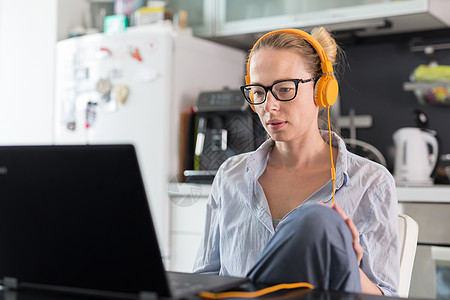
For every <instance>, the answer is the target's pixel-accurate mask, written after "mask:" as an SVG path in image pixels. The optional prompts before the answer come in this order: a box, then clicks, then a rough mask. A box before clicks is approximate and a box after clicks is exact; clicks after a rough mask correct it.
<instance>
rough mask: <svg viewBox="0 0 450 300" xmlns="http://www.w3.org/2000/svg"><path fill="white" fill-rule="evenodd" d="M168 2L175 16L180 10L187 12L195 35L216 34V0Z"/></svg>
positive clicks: (189, 23)
mask: <svg viewBox="0 0 450 300" xmlns="http://www.w3.org/2000/svg"><path fill="white" fill-rule="evenodd" d="M166 3H167V7H168V8H170V9H172V10H173V12H174V14H175V16H176V14H177V13H178V12H179V11H180V10H184V11H186V12H187V14H188V26H189V27H191V28H192V29H193V32H194V34H195V35H197V36H203V37H207V36H209V37H210V36H213V35H214V28H215V27H214V25H213V20H214V12H215V8H216V1H215V0H213V1H209V0H189V1H186V0H167V1H166Z"/></svg>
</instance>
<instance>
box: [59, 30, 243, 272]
mask: <svg viewBox="0 0 450 300" xmlns="http://www.w3.org/2000/svg"><path fill="white" fill-rule="evenodd" d="M56 52H57V60H56V78H55V81H56V85H55V89H56V91H55V112H54V122H55V123H54V139H55V143H56V144H107V143H113V144H117V143H131V144H133V145H134V146H135V147H136V151H137V154H138V158H139V163H140V166H141V172H142V175H143V179H144V183H145V187H146V190H147V196H148V199H149V204H150V208H151V212H152V217H153V221H154V223H155V227H156V231H157V235H158V238H159V241H160V247H161V251H162V253H163V257H164V258H165V262H166V265H167V264H169V267H170V236H169V235H170V230H169V228H170V213H169V204H170V203H169V201H170V200H169V197H168V192H167V184H168V182H173V181H176V180H177V179H176V178H177V177H176V176H177V174H179V170H180V166H179V164H180V163H179V161H180V159H179V157H180V155H179V152H180V151H179V150H180V146H181V147H183V145H180V143H179V139H180V134H184V133H183V132H180V130H179V128H180V114H181V113H182V112H186V111H189V109H190V107H191V106H193V105H194V104H195V103H196V100H197V97H198V95H199V92H202V91H217V90H221V89H223V88H225V87H228V88H232V89H235V88H237V87H238V86H239V85H240V84H241V83H242V78H243V72H244V52H243V51H240V50H237V49H234V48H230V47H226V46H223V45H219V44H216V43H213V42H211V41H207V40H203V39H200V38H197V37H193V36H192V33H191V31H190V30H189V29H184V30H179V29H174V28H173V27H172V26H171V25H149V26H142V27H133V28H129V29H128V30H127V31H126V32H123V33H117V34H114V35H105V34H93V35H87V36H82V37H77V38H72V39H68V40H63V41H60V42H58V43H57V49H56Z"/></svg>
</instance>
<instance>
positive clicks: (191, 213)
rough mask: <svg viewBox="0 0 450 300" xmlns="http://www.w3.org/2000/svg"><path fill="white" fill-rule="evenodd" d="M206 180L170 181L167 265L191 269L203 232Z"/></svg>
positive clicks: (207, 188) (209, 188)
mask: <svg viewBox="0 0 450 300" xmlns="http://www.w3.org/2000/svg"><path fill="white" fill-rule="evenodd" d="M210 192H211V185H209V184H190V183H169V185H168V193H169V197H170V217H171V220H170V243H171V245H170V254H169V259H168V266H166V267H167V268H168V269H170V270H172V271H178V272H191V271H192V266H193V264H194V258H195V255H196V253H197V249H198V246H199V245H200V240H201V237H202V234H203V229H204V225H205V216H206V203H207V200H208V197H209V194H210Z"/></svg>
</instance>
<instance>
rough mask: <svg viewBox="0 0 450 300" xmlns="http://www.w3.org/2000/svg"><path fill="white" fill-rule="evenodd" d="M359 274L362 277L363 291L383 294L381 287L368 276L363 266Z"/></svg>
mask: <svg viewBox="0 0 450 300" xmlns="http://www.w3.org/2000/svg"><path fill="white" fill-rule="evenodd" d="M359 275H360V277H361V292H363V293H364V294H373V295H383V292H381V290H380V288H379V287H378V286H376V285H375V284H374V283H373V282H372V281H371V280H370V279H369V278H368V277H367V275H366V274H365V273H364V272H363V270H361V268H360V269H359Z"/></svg>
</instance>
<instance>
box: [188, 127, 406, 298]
mask: <svg viewBox="0 0 450 300" xmlns="http://www.w3.org/2000/svg"><path fill="white" fill-rule="evenodd" d="M273 145H274V141H273V140H267V141H266V142H265V143H263V144H262V145H261V146H260V147H259V148H258V149H257V150H255V151H254V152H250V153H245V154H240V155H237V156H234V157H231V158H229V159H228V160H227V161H225V162H224V163H223V164H222V166H221V167H220V168H219V170H218V172H217V175H216V177H215V179H214V182H213V186H212V191H211V195H210V197H209V200H208V205H207V213H206V225H205V232H204V236H203V239H202V242H201V245H200V248H199V250H198V254H197V258H196V260H195V264H194V272H202V273H215V274H220V275H229V276H245V275H246V274H247V272H248V271H249V270H250V269H251V268H252V267H253V265H254V264H255V263H256V261H257V259H258V258H259V256H260V254H261V252H262V251H263V249H264V247H265V246H266V245H267V243H268V241H269V239H270V238H271V237H272V236H273V235H274V234H275V229H274V227H273V222H272V216H271V214H270V209H269V205H268V203H267V199H266V197H265V194H264V191H263V189H262V187H261V185H260V184H259V182H258V178H259V177H260V176H261V174H262V173H263V172H264V170H265V168H266V166H267V160H268V157H269V153H270V150H271V149H272V147H273ZM332 145H333V147H335V148H338V156H337V161H336V193H335V202H336V203H337V204H339V205H340V206H341V207H342V209H343V210H344V211H345V212H346V213H347V215H348V216H349V217H350V218H351V219H352V220H353V222H354V223H355V225H356V227H357V228H358V230H359V234H360V235H359V242H360V244H361V246H362V247H363V249H364V255H363V259H362V262H361V269H362V270H363V271H364V273H365V274H366V275H367V276H368V277H369V279H371V280H372V282H374V283H375V284H376V285H377V286H378V287H380V289H381V290H382V291H383V293H384V294H385V295H396V294H397V290H398V284H399V274H400V256H399V248H398V206H397V194H396V189H395V183H394V179H393V177H392V175H391V174H390V173H389V172H388V171H387V170H386V168H384V167H383V166H381V165H380V164H377V163H375V162H372V161H370V160H368V159H365V158H362V157H360V156H357V155H355V154H353V153H350V152H348V151H347V149H346V146H345V143H344V141H343V140H342V139H341V138H339V137H338V136H337V135H336V134H334V133H333V136H332ZM332 188H333V183H332V181H331V180H330V181H329V182H328V183H326V184H325V185H324V186H323V187H322V188H320V189H319V190H317V191H316V192H315V193H313V194H312V195H311V196H309V197H308V198H307V199H306V200H305V201H304V202H303V203H316V202H319V201H322V202H325V203H329V204H330V203H331V198H332ZM288 215H289V214H288ZM288 215H286V216H285V217H284V218H283V219H282V220H281V221H280V224H281V223H282V222H283V221H284V220H285V219H286V217H287V216H288ZM324 221H326V220H324Z"/></svg>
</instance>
